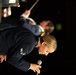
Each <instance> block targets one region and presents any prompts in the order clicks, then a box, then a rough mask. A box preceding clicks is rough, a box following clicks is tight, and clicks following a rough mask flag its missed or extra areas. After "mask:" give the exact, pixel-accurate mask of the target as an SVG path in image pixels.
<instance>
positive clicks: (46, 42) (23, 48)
mask: <svg viewBox="0 0 76 75" xmlns="http://www.w3.org/2000/svg"><path fill="white" fill-rule="evenodd" d="M34 47H36V48H38V53H39V54H41V55H46V56H47V55H48V54H49V53H53V52H54V51H55V50H56V48H57V41H56V38H55V37H54V36H52V35H46V36H43V37H41V38H40V42H39V43H37V39H36V37H35V36H34V34H33V33H32V32H31V31H30V30H28V29H25V28H23V27H14V28H9V29H5V30H3V31H1V32H0V55H2V56H4V55H7V60H6V61H7V62H8V63H9V64H11V65H13V66H15V67H16V68H18V69H20V70H22V71H25V72H26V71H28V70H33V71H34V72H37V73H39V74H40V68H41V66H40V65H37V64H34V63H30V62H28V61H26V60H24V59H23V56H24V55H25V56H26V55H28V54H29V53H31V52H32V50H34ZM2 61H3V60H2Z"/></svg>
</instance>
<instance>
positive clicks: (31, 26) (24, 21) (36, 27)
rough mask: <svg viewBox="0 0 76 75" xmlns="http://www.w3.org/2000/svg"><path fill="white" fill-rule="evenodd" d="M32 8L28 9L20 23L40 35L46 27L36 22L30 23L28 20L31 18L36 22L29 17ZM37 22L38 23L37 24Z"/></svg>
mask: <svg viewBox="0 0 76 75" xmlns="http://www.w3.org/2000/svg"><path fill="white" fill-rule="evenodd" d="M29 15H30V10H26V11H25V12H24V13H23V14H22V15H21V18H20V23H21V25H22V26H23V27H24V28H27V29H29V30H30V31H31V32H32V33H33V34H34V35H36V36H38V35H40V34H41V33H42V32H44V29H43V28H42V27H40V26H39V25H37V24H36V23H33V24H30V23H29V22H28V21H27V20H31V21H33V22H34V20H33V19H31V18H29ZM35 24H36V25H35Z"/></svg>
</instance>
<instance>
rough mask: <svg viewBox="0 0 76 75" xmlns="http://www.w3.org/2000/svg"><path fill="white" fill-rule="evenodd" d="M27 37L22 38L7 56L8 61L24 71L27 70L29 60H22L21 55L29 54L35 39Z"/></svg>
mask: <svg viewBox="0 0 76 75" xmlns="http://www.w3.org/2000/svg"><path fill="white" fill-rule="evenodd" d="M29 37H30V36H29ZM29 37H27V39H25V40H23V41H22V42H21V43H20V44H19V45H18V46H17V47H16V48H15V49H14V51H13V52H12V53H11V54H10V55H9V56H8V58H7V62H8V63H10V64H11V65H13V66H15V67H16V68H18V69H20V70H22V71H25V72H26V71H28V70H29V68H30V62H28V61H26V60H24V59H23V56H24V55H25V56H26V55H27V54H29V53H30V52H31V51H32V50H33V48H34V47H35V44H36V41H35V40H34V39H32V37H31V38H29ZM31 39H32V40H31ZM18 43H19V42H18ZM22 49H23V50H22Z"/></svg>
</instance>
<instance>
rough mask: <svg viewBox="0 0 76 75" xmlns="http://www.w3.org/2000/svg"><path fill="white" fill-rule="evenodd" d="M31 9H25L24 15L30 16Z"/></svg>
mask: <svg viewBox="0 0 76 75" xmlns="http://www.w3.org/2000/svg"><path fill="white" fill-rule="evenodd" d="M30 13H31V11H30V10H25V12H24V13H23V14H24V15H25V16H26V17H29V16H30Z"/></svg>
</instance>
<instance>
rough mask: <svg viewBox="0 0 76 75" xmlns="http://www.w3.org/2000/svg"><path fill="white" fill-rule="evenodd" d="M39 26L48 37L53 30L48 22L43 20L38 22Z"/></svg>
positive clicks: (52, 26)
mask: <svg viewBox="0 0 76 75" xmlns="http://www.w3.org/2000/svg"><path fill="white" fill-rule="evenodd" d="M40 26H41V27H43V29H44V30H45V34H46V35H49V34H50V33H51V32H53V30H54V25H53V23H52V21H50V20H44V21H42V22H40Z"/></svg>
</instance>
